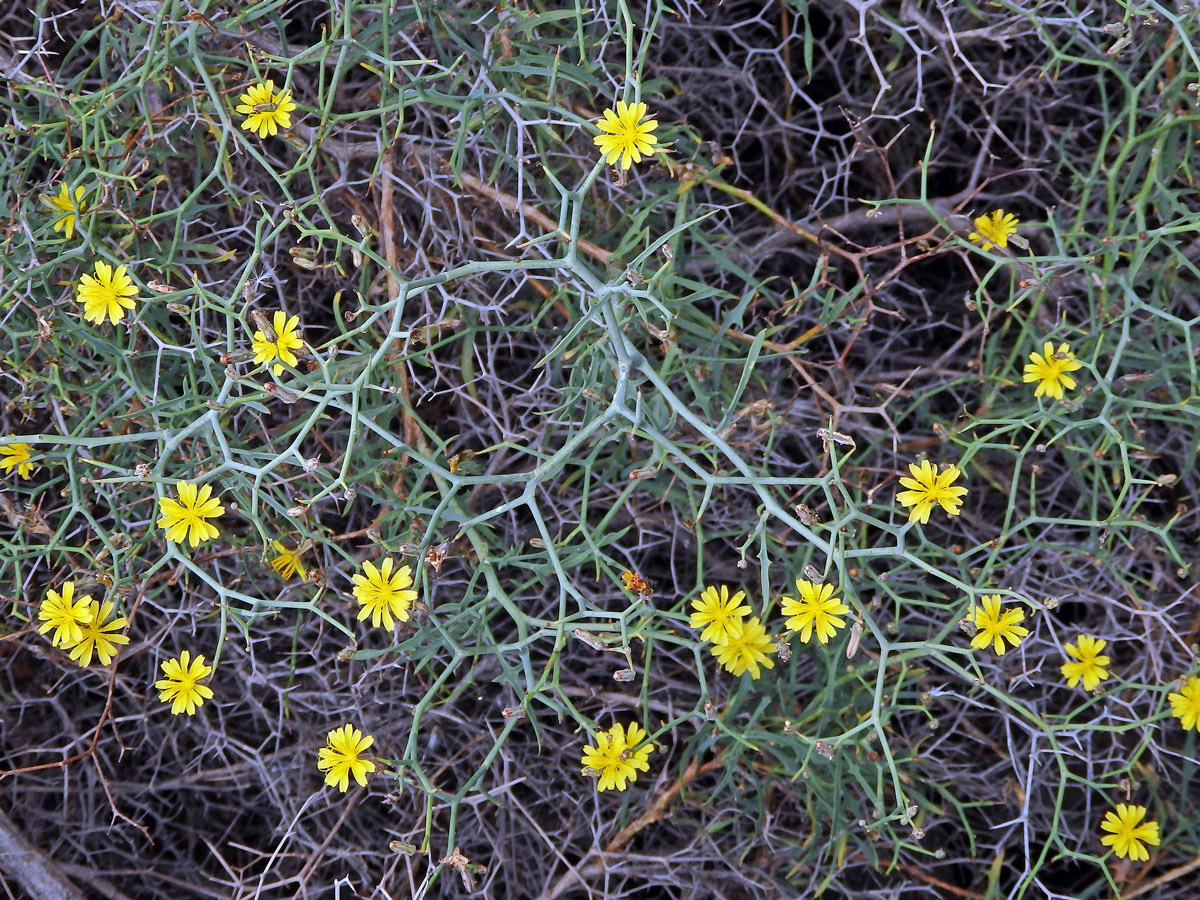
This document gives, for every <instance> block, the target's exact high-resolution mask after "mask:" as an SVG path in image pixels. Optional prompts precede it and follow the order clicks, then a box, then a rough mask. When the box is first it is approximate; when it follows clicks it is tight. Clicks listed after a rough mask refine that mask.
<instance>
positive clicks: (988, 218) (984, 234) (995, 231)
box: [967, 209, 1021, 250]
mask: <svg viewBox="0 0 1200 900" xmlns="http://www.w3.org/2000/svg"><path fill="white" fill-rule="evenodd" d="M1020 224H1021V220H1020V219H1018V218H1017V217H1016V216H1014V215H1013V214H1012V213H1006V212H1005V211H1004V210H1002V209H997V210H994V211H992V212H990V213H988V214H987V215H985V216H980V217H979V218H978V219H976V220H975V230H974V231H972V232H971V233H970V234H968V235H967V240H969V241H971V242H972V243H975V244H983V249H984V250H991V249H992V245H993V244H995V245H996V246H997V247H1007V246H1008V239H1009V238H1010V237H1012V236H1013V235H1014V234H1016V233H1017V226H1018V225H1020Z"/></svg>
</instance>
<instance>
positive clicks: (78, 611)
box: [38, 581, 129, 666]
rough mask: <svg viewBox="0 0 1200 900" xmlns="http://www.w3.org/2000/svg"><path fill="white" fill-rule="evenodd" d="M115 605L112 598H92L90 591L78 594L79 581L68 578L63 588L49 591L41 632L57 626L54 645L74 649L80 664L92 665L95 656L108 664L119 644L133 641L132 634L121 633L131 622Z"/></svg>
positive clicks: (41, 609)
mask: <svg viewBox="0 0 1200 900" xmlns="http://www.w3.org/2000/svg"><path fill="white" fill-rule="evenodd" d="M114 609H115V604H114V603H113V602H112V601H111V600H105V601H104V602H103V603H100V602H97V601H95V600H93V599H92V597H91V595H90V594H85V595H84V596H82V597H78V598H77V597H76V596H75V582H73V581H64V582H63V584H62V587H61V588H60V589H59V590H57V591H56V590H54V589H50V590H48V591H46V598H45V599H44V600H43V601H42V603H41V606H40V607H39V608H38V619H39V620H40V621H41V623H42V624H41V626H40V627H39V628H38V633H39V634H45V633H46V632H47V631H50V630H51V629H53V632H54V633H53V634H51V635H50V646H52V647H59V648H61V649H63V650H70V651H71V654H70V656H71V659H73V660H75V662H76V663H78V664H79V665H80V666H90V665H91V664H92V655H93V654H95V656H96V659H98V660H99V661H100V665H102V666H107V665H108V664H109V663H110V662H112V661H113V659H114V658H115V657H116V655H117V647H118V646H120V645H123V644H128V643H129V637H128V636H127V635H124V634H120V633H119V632H120V631H121V629H123V628H125V627H126V626H127V625H128V624H129V620H128V619H126V618H125V617H124V616H114V615H113V613H114Z"/></svg>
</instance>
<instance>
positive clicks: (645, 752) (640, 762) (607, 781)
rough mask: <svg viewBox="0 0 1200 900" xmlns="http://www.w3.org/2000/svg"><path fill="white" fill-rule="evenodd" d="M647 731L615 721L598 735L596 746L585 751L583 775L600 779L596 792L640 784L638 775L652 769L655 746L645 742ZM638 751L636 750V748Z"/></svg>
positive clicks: (581, 760) (620, 789)
mask: <svg viewBox="0 0 1200 900" xmlns="http://www.w3.org/2000/svg"><path fill="white" fill-rule="evenodd" d="M645 740H646V731H645V729H643V728H642V727H641V726H640V725H638V724H637V723H636V722H630V723H629V724H628V725H622V724H621V723H620V722H616V723H615V724H614V725H613V726H612V728H610V729H608V731H599V732H597V733H596V745H595V746H594V747H593V746H590V745H589V746H587V747H584V748H583V757H582V758H581V759H580V762H581V763H582V765H583V774H584V775H586V776H589V777H592V778H599V782H598V783H597V784H596V790H598V791H607V790H609V789H610V788H616V789H617V790H618V791H623V790H625V789H626V788H627V787H629V785H631V784H633V783H634V782H635V781H637V777H638V772H646V771H648V770H649V769H650V763H649V759H650V753H651V751H652V750H653V749H654V746H653V745H652V744H649V743H646V744H644V745H643V746H642V747H638V744H641V743H642V742H643V741H645ZM635 747H636V748H637V749H634V748H635Z"/></svg>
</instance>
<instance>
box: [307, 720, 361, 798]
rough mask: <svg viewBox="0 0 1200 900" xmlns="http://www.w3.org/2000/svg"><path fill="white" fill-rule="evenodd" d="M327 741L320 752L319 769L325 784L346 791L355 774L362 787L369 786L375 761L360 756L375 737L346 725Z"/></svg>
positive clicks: (318, 756)
mask: <svg viewBox="0 0 1200 900" xmlns="http://www.w3.org/2000/svg"><path fill="white" fill-rule="evenodd" d="M325 740H326V742H327V743H326V744H325V746H324V747H322V748H321V749H320V750H318V751H317V768H318V769H320V770H321V771H322V772H324V773H325V783H326V784H327V785H329V786H330V787H336V788H337V789H338V790H339V791H341V792H342V793H343V794H344V793H346V788H348V787H349V786H350V776H351V775H353V776H354V780H355V781H357V782H358V784H359V786H360V787H366V786H367V775H369V774H370V773H371V772H374V771H375V763H373V762H372V761H371V760H369V759H360V758H359V754H360V753H366V752H367V748H369V747H370V746H371V745H372V744H373V743H375V738H373V737H371V735H369V734H368V735H364V734H363V733H362V732H361V731H359V730H358V729H357V728H355V727H353V726H352V725H349V724H347V725H343V726H342V727H341V728H335V729H333V731H331V732H329V734H328V735H326V736H325Z"/></svg>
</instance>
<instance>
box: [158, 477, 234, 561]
mask: <svg viewBox="0 0 1200 900" xmlns="http://www.w3.org/2000/svg"><path fill="white" fill-rule="evenodd" d="M175 490H176V491H177V492H178V494H179V499H178V500H174V499H172V498H171V497H160V498H159V500H158V511H159V512H160V513H162V515H161V516H160V517H159V520H158V527H159V528H165V529H167V540H168V541H174V542H175V543H177V544H178V543H182V542H183V541H184V540H187V541H188V542H189V543H190V544H191V545H192V546H193V547H195V546H196V545H197V544H199V543H200V542H201V541H210V540H212V539H213V538H215V537H217V536H218V535H219V534H220V533H221V532H219V531H218V530H217V526H216V525H213V524H211V523H209V522H207V521H205V520H207V519H215V518H217V517H218V516H220V515H222V514H223V513H224V512H225V507H223V506H222V505H221V504H220V503H218V502H217V498H216V497H213V496H211V495H212V485H208V484H206V485H195V484H190V483H189V482H186V481H179V482H176V484H175Z"/></svg>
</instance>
